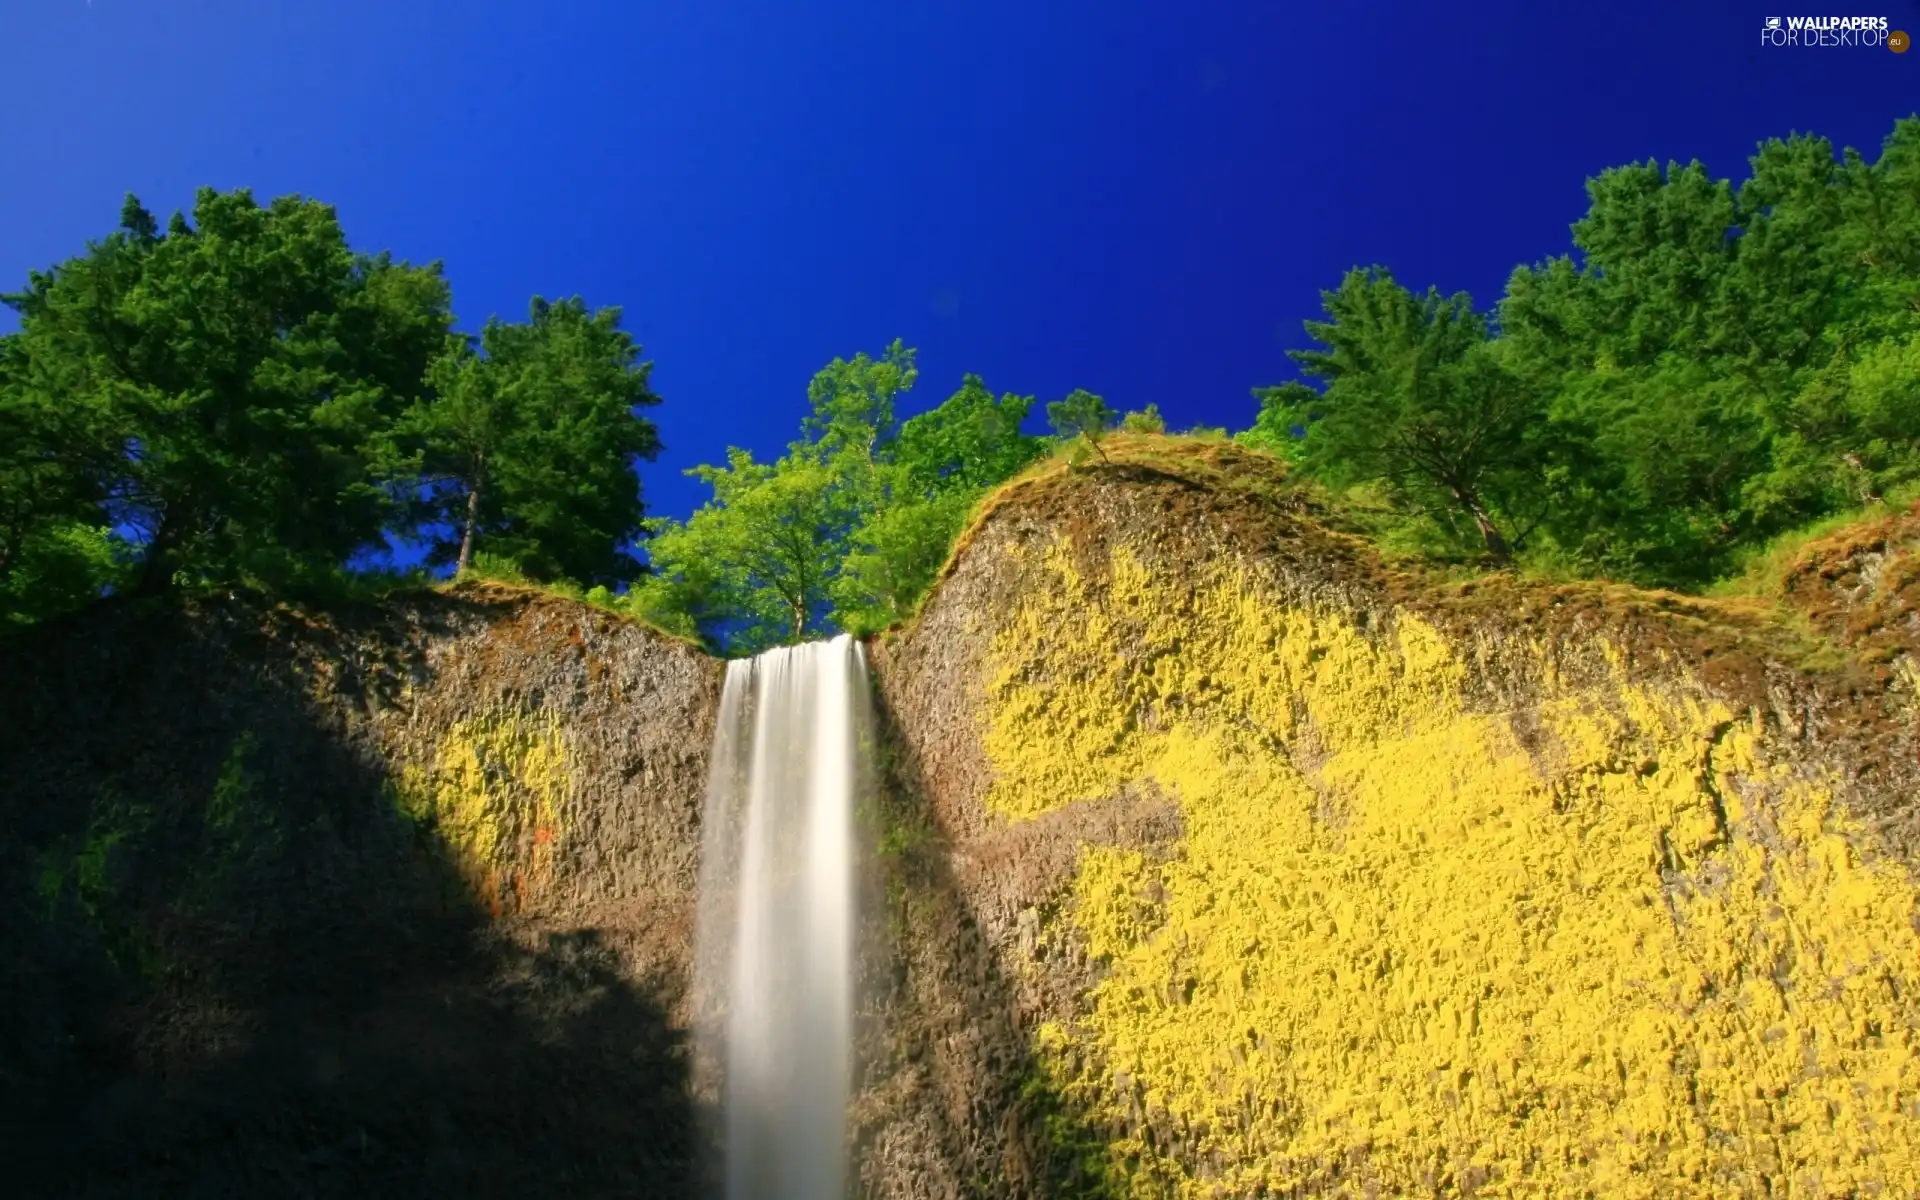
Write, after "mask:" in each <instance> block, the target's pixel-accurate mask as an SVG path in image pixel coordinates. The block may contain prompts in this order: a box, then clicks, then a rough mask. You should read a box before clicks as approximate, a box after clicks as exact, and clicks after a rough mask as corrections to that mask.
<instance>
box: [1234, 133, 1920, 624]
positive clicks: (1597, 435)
mask: <svg viewBox="0 0 1920 1200" xmlns="http://www.w3.org/2000/svg"><path fill="white" fill-rule="evenodd" d="M1587 190H1588V195H1589V197H1590V205H1589V207H1588V210H1587V214H1586V215H1585V216H1584V217H1583V218H1581V219H1580V220H1579V221H1578V222H1576V223H1575V224H1574V226H1573V240H1574V247H1575V251H1576V253H1575V254H1573V255H1560V256H1557V257H1554V258H1550V259H1548V260H1546V261H1544V262H1541V263H1537V264H1533V265H1529V266H1522V267H1520V268H1518V269H1517V270H1515V271H1514V273H1513V275H1512V277H1511V279H1509V281H1508V283H1507V289H1506V294H1505V295H1504V296H1503V297H1502V298H1501V300H1500V302H1499V304H1498V305H1497V306H1496V308H1495V309H1494V311H1493V312H1492V313H1483V312H1479V311H1476V310H1475V309H1474V307H1473V305H1472V302H1471V300H1470V299H1469V298H1468V297H1467V296H1466V295H1464V294H1459V295H1453V296H1442V295H1441V294H1440V293H1439V292H1438V291H1436V290H1432V289H1429V290H1428V291H1427V292H1426V293H1425V294H1417V293H1414V292H1412V291H1410V290H1408V289H1407V288H1406V287H1404V286H1403V285H1401V284H1400V283H1399V282H1397V281H1396V280H1395V279H1394V278H1393V276H1392V275H1391V274H1390V273H1389V272H1388V271H1386V270H1385V269H1384V268H1373V269H1370V270H1355V271H1354V272H1352V273H1351V274H1349V275H1348V276H1347V277H1346V278H1345V279H1344V280H1343V281H1342V282H1341V284H1340V286H1339V287H1338V288H1337V289H1335V290H1333V291H1329V292H1327V293H1326V294H1325V298H1324V305H1325V309H1326V319H1325V320H1322V321H1310V322H1308V324H1307V330H1308V332H1309V333H1310V334H1311V335H1312V336H1313V337H1314V339H1315V340H1316V341H1318V342H1319V343H1320V346H1319V348H1317V349H1314V350H1310V351H1301V352H1296V353H1295V354H1294V357H1295V359H1296V360H1297V361H1298V362H1299V364H1300V366H1301V368H1302V369H1303V370H1304V372H1305V373H1306V374H1307V375H1308V376H1309V377H1310V378H1312V379H1315V380H1317V381H1319V383H1320V384H1321V385H1322V386H1320V387H1319V388H1315V387H1311V386H1308V385H1307V384H1305V383H1298V382H1296V383H1292V384H1288V385H1284V386H1281V387H1276V388H1268V389H1263V390H1262V391H1261V392H1260V393H1259V394H1260V395H1261V397H1262V399H1263V405H1264V407H1263V409H1262V412H1261V415H1260V418H1259V421H1258V422H1257V424H1256V426H1255V428H1254V430H1253V431H1251V433H1250V434H1249V435H1248V436H1249V440H1251V441H1254V442H1256V443H1258V444H1261V445H1264V446H1267V447H1269V448H1271V449H1274V450H1276V451H1279V452H1280V453H1283V454H1285V455H1287V456H1288V457H1290V458H1292V459H1293V460H1294V461H1295V462H1296V463H1297V464H1298V465H1299V466H1300V467H1301V468H1302V469H1303V470H1304V471H1305V472H1306V473H1307V474H1308V475H1310V476H1312V477H1313V478H1315V479H1317V480H1320V481H1323V482H1324V483H1326V484H1328V485H1329V486H1331V487H1333V488H1336V489H1338V490H1340V491H1341V492H1342V493H1344V494H1346V495H1347V496H1348V497H1349V498H1350V499H1351V500H1352V501H1354V502H1355V504H1356V507H1360V508H1367V507H1371V508H1375V509H1378V510H1381V511H1380V513H1379V527H1380V531H1381V532H1382V533H1384V534H1386V535H1388V536H1389V537H1390V538H1393V539H1397V540H1399V541H1402V542H1405V543H1409V544H1412V545H1415V546H1418V547H1420V548H1422V549H1424V550H1426V551H1428V552H1432V553H1438V554H1441V555H1445V556H1452V557H1456V558H1457V557H1460V556H1462V555H1484V556H1486V557H1487V558H1490V559H1492V560H1493V561H1495V562H1500V561H1504V560H1506V559H1508V558H1510V557H1513V556H1516V555H1518V556H1521V557H1525V558H1530V559H1532V560H1533V561H1534V562H1536V563H1538V564H1541V565H1545V566H1550V567H1554V568H1556V569H1558V570H1561V571H1570V572H1574V573H1578V574H1584V575H1604V576H1607V577H1610V578H1615V579H1622V580H1628V581H1632V582H1635V583H1639V584H1643V585H1659V586H1670V587H1672V586H1678V587H1689V588H1692V587H1700V586H1704V585H1706V584H1707V583H1709V582H1711V581H1712V580H1713V579H1715V578H1716V577H1718V576H1722V575H1725V574H1728V573H1730V572H1733V571H1735V570H1737V569H1738V568H1739V567H1740V565H1741V564H1742V562H1743V561H1744V560H1745V559H1746V558H1748V557H1749V556H1750V555H1751V554H1752V553H1753V552H1754V551H1755V550H1756V548H1758V547H1760V546H1763V545H1764V544H1765V543H1766V542H1767V541H1768V540H1769V539H1770V538H1773V537H1775V536H1778V535H1780V534H1782V533H1783V532H1784V531H1787V530H1789V529H1792V528H1794V527H1795V526H1798V525H1802V524H1805V523H1807V522H1809V521H1813V520H1818V519H1819V518H1821V517H1824V516H1826V515H1828V514H1832V513H1836V512H1842V511H1848V510H1853V509H1857V508H1859V507H1861V506H1862V505H1871V504H1872V503H1874V502H1876V501H1877V500H1878V499H1879V498H1882V497H1886V496H1889V495H1892V494H1895V493H1898V492H1902V491H1903V490H1906V489H1909V488H1910V487H1911V485H1912V484H1913V483H1914V481H1915V480H1916V479H1920V119H1916V118H1908V119H1906V120H1903V121H1900V122H1899V123H1898V124H1897V125H1896V126H1895V127H1894V130H1893V132H1892V134H1891V135H1890V136H1889V137H1888V138H1887V140H1886V142H1885V144H1884V146H1883V147H1882V148H1881V152H1880V155H1879V157H1878V159H1876V160H1874V161H1872V162H1869V161H1867V159H1866V158H1865V157H1863V156H1862V155H1861V154H1859V153H1858V152H1856V151H1854V150H1851V149H1849V150H1847V151H1846V152H1845V153H1844V154H1842V155H1839V156H1837V157H1836V155H1835V152H1834V147H1833V145H1832V144H1831V143H1830V142H1828V141H1826V140H1825V139H1823V138H1818V137H1812V136H1802V135H1795V136H1793V137H1790V138H1786V139H1775V140H1771V141H1768V142H1765V143H1763V144H1762V145H1761V146H1760V147H1759V149H1758V151H1757V152H1756V153H1755V154H1754V156H1753V157H1752V159H1751V168H1750V172H1749V174H1748V177H1747V178H1746V179H1744V180H1741V181H1739V182H1738V184H1736V183H1734V182H1733V181H1730V180H1725V179H1718V180H1717V179H1714V178H1712V176H1710V175H1709V174H1708V172H1707V170H1706V168H1705V167H1703V166H1702V165H1701V164H1700V163H1698V162H1697V161H1696V162H1693V163H1689V164H1686V165H1681V164H1679V163H1671V164H1669V165H1668V166H1667V167H1666V168H1665V169H1664V170H1663V169H1662V168H1661V167H1660V166H1659V165H1658V164H1656V163H1653V162H1647V163H1642V164H1634V165H1629V166H1624V167H1619V168H1615V169H1613V170H1609V171H1604V172H1602V173H1601V174H1600V175H1599V176H1597V177H1595V178H1594V179H1592V180H1590V181H1589V182H1588V185H1587Z"/></svg>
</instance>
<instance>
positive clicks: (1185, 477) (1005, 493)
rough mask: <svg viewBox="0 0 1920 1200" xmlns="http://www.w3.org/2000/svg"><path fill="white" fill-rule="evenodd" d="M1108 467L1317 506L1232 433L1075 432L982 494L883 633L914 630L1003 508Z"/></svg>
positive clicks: (1290, 506) (1267, 500)
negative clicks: (1091, 440) (1091, 435)
mask: <svg viewBox="0 0 1920 1200" xmlns="http://www.w3.org/2000/svg"><path fill="white" fill-rule="evenodd" d="M1101 473H1110V474H1111V473H1120V474H1122V475H1123V476H1131V477H1133V478H1140V477H1141V476H1142V475H1143V474H1144V475H1145V476H1146V477H1147V478H1154V477H1158V478H1162V479H1170V480H1178V481H1180V482H1182V483H1185V484H1187V485H1189V486H1193V487H1198V488H1201V489H1204V490H1206V491H1209V492H1213V493H1215V494H1218V495H1225V496H1242V497H1245V498H1247V499H1249V500H1253V501H1255V502H1257V503H1259V504H1261V505H1263V506H1267V507H1278V508H1283V509H1286V510H1288V511H1303V510H1305V509H1306V508H1308V507H1309V502H1308V501H1307V493H1306V491H1305V489H1303V488H1302V487H1301V485H1300V484H1299V483H1297V482H1295V481H1294V480H1291V479H1289V478H1288V477H1287V464H1286V463H1285V462H1284V461H1282V460H1281V459H1279V458H1277V457H1275V456H1274V455H1272V454H1269V453H1267V452H1266V451H1264V450H1255V449H1252V448H1250V447H1247V446H1242V445H1240V444H1239V443H1237V442H1234V441H1232V440H1230V439H1229V438H1228V437H1227V436H1226V434H1225V433H1223V432H1220V431H1214V430H1208V431H1204V432H1196V433H1124V432H1122V433H1110V434H1108V435H1107V436H1105V437H1103V438H1101V439H1100V442H1099V445H1098V446H1097V447H1093V446H1090V445H1089V444H1088V443H1087V442H1086V441H1084V440H1083V439H1079V438H1075V439H1073V440H1071V441H1067V442H1063V443H1061V444H1060V445H1059V446H1057V447H1056V448H1055V449H1054V451H1053V453H1051V454H1049V455H1047V456H1046V457H1044V458H1041V459H1039V460H1037V461H1035V462H1034V463H1032V464H1031V465H1029V466H1028V467H1027V468H1026V469H1025V470H1023V471H1021V472H1020V473H1019V474H1017V475H1015V476H1014V477H1013V478H1011V479H1009V480H1007V481H1006V482H1005V483H1002V484H1000V485H999V486H997V487H994V488H991V489H989V490H988V491H987V493H986V494H985V495H984V496H982V497H980V499H979V501H978V502H976V503H975V504H974V506H973V511H972V512H971V513H970V514H968V516H967V520H966V523H965V524H964V525H963V526H961V530H960V536H959V537H957V538H955V539H954V543H953V548H952V549H950V550H949V551H947V559H946V562H945V563H943V564H942V565H941V567H940V570H939V571H938V572H937V573H936V574H935V575H934V579H933V584H932V585H931V586H930V587H929V588H928V589H927V590H926V591H925V592H924V593H922V594H921V596H920V600H919V602H918V603H917V604H916V605H915V606H914V610H913V612H911V613H909V614H907V616H905V617H903V618H902V619H901V620H899V621H896V622H895V623H894V624H893V625H891V626H889V627H888V628H887V629H885V630H882V631H880V632H881V633H882V634H883V635H891V634H897V633H900V632H902V631H903V630H906V629H909V628H911V627H912V626H913V625H914V623H915V622H916V621H918V620H919V618H920V612H921V611H922V610H923V609H925V608H926V604H927V601H928V599H930V598H931V597H932V596H933V594H934V593H935V592H937V591H939V590H940V585H941V584H942V583H943V582H945V580H946V578H947V576H949V575H951V574H952V573H953V570H954V567H955V566H956V565H957V564H958V563H959V561H960V559H961V558H962V557H964V556H965V555H966V553H967V550H968V549H969V548H970V547H971V546H972V545H973V540H974V538H975V537H976V536H978V534H979V531H980V530H981V529H982V528H983V527H984V526H985V525H986V523H987V521H988V519H989V518H991V517H992V516H993V514H994V513H996V512H998V511H999V510H1001V509H1002V508H1005V507H1007V506H1008V505H1012V504H1019V503H1023V502H1027V501H1031V500H1033V499H1035V498H1037V497H1039V496H1040V495H1042V494H1044V493H1045V492H1047V491H1049V490H1050V489H1052V488H1055V487H1058V486H1061V485H1063V484H1068V483H1073V482H1078V481H1080V480H1082V479H1086V478H1096V477H1098V476H1099V475H1100V474H1101Z"/></svg>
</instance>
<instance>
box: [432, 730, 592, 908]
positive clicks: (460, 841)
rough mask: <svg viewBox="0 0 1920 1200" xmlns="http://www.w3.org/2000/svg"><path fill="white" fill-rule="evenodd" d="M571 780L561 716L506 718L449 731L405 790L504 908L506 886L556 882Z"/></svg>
mask: <svg viewBox="0 0 1920 1200" xmlns="http://www.w3.org/2000/svg"><path fill="white" fill-rule="evenodd" d="M571 779H572V772H571V768H570V767H569V765H568V761H567V751H566V743H565V740H564V737H563V735H562V733H561V730H560V727H559V724H558V721H557V719H556V718H555V717H554V716H552V715H551V714H547V715H544V716H526V715H521V714H511V713H501V714H490V715H487V716H482V717H477V718H473V719H471V720H467V721H462V722H459V723H458V724H456V725H454V726H453V727H452V728H450V729H448V730H447V732H446V733H445V734H444V735H443V736H442V737H441V739H440V742H439V744H438V746H437V747H436V749H435V752H434V757H433V761H432V763H431V765H430V766H426V767H420V766H411V767H408V768H406V769H405V771H404V772H403V775H402V779H401V781H400V786H399V789H398V793H399V802H400V804H401V806H402V809H403V811H404V812H406V813H407V815H408V816H410V817H411V818H413V819H414V820H417V821H423V822H427V823H430V824H431V825H432V826H433V827H434V828H435V829H436V830H437V831H438V833H439V835H440V837H441V838H442V840H443V841H444V842H445V844H446V847H447V850H448V852H449V854H450V855H451V856H452V858H453V859H454V862H455V863H456V865H457V866H458V867H459V868H460V870H461V871H462V873H463V874H465V875H466V876H467V877H468V879H469V880H470V882H472V883H473V885H474V886H475V887H476V888H477V889H478V890H479V891H480V892H481V894H482V899H483V900H485V901H487V902H488V903H489V904H490V905H492V906H493V907H495V908H496V909H497V908H498V907H500V905H501V903H502V901H503V900H504V895H503V894H502V884H503V881H505V882H507V883H509V884H510V885H511V886H513V887H514V888H515V889H516V891H522V890H524V889H525V888H527V887H529V886H531V887H535V888H537V887H539V886H541V885H544V884H545V883H546V881H547V880H548V879H549V878H550V877H551V875H552V870H553V857H554V851H555V848H556V846H557V844H558V842H559V839H560V836H561V834H562V833H563V832H564V828H563V821H564V819H565V814H566V807H567V798H568V795H569V792H570V789H571V786H572V785H571ZM519 898H520V899H524V896H521V897H519Z"/></svg>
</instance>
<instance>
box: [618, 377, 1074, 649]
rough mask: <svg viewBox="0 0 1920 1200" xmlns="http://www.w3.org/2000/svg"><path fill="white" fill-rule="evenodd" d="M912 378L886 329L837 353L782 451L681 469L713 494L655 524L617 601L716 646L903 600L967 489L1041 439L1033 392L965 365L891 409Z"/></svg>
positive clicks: (1002, 471)
mask: <svg viewBox="0 0 1920 1200" xmlns="http://www.w3.org/2000/svg"><path fill="white" fill-rule="evenodd" d="M917 378H918V370H917V367H916V366H915V352H914V351H913V350H912V349H910V348H908V347H906V346H904V345H902V344H901V343H900V342H899V341H895V342H894V343H893V344H892V345H891V346H889V347H888V348H887V350H886V351H885V352H884V353H883V354H882V355H881V356H880V357H879V358H877V359H876V358H870V357H869V356H867V355H865V354H859V355H855V356H854V357H853V358H851V359H835V360H834V361H833V362H831V363H829V364H828V365H827V366H826V367H825V368H823V369H822V370H821V371H820V372H819V374H817V375H816V376H815V377H814V379H813V382H812V384H811V386H810V387H809V388H808V396H809V399H810V401H811V406H812V411H811V413H810V415H809V416H808V417H807V418H806V419H805V420H804V421H803V422H802V425H801V437H800V438H799V439H798V440H796V441H794V442H793V443H791V444H790V445H789V446H788V449H787V453H786V454H785V455H783V456H782V457H780V458H779V459H776V460H774V461H773V462H759V461H756V460H755V459H754V458H753V456H752V455H751V454H750V453H749V452H748V451H745V450H741V449H737V448H736V449H733V450H731V451H730V452H729V454H728V460H727V463H726V465H724V466H702V467H697V468H695V469H694V470H693V471H692V472H690V474H693V475H694V476H695V477H697V478H699V479H701V480H703V481H704V482H706V483H707V484H708V485H709V486H710V487H711V488H712V489H713V498H712V499H711V500H710V501H709V502H708V503H707V504H705V505H703V506H702V507H701V508H700V510H699V511H697V512H695V513H694V514H693V516H692V517H690V518H689V519H688V520H686V521H685V522H677V521H660V522H656V523H654V524H653V526H652V529H651V532H652V537H651V540H650V541H649V544H648V557H649V560H650V561H651V564H652V566H653V569H654V575H653V576H652V577H651V578H649V579H645V580H642V581H640V583H638V584H637V585H636V586H635V587H634V588H632V589H631V590H630V591H629V593H628V598H627V600H626V603H627V605H628V607H629V608H630V610H631V611H633V612H635V613H636V614H637V615H642V616H644V617H645V619H647V620H649V621H651V622H653V623H654V624H657V625H659V626H661V627H662V628H665V629H667V630H670V631H672V632H676V633H680V634H683V635H686V636H694V637H698V638H699V639H700V640H702V641H703V642H704V643H705V644H707V645H709V646H711V647H714V648H717V649H718V648H724V649H725V650H727V651H728V652H730V653H752V652H754V651H757V650H759V649H761V648H764V647H766V646H770V645H777V644H781V643H792V642H798V641H801V640H804V639H805V638H807V637H809V636H812V635H813V634H814V633H816V632H817V631H820V630H823V629H826V628H831V627H837V628H840V629H849V630H854V631H859V632H865V631H869V630H873V629H878V628H883V627H885V626H886V625H889V624H891V623H893V622H895V621H897V620H900V619H902V618H904V617H905V616H906V615H908V614H909V613H911V612H912V611H913V609H914V607H915V606H916V605H917V604H918V603H919V600H920V598H921V596H923V595H924V594H925V592H926V590H927V588H928V587H930V586H931V585H932V582H933V579H934V577H935V575H936V574H937V573H938V571H939V569H940V565H941V564H942V563H943V562H944V561H945V560H946V556H947V552H948V550H949V549H950V548H951V546H952V545H953V540H954V538H955V537H956V536H958V534H959V532H960V529H961V527H962V526H963V525H964V523H965V521H966V517H967V514H968V513H969V512H970V511H971V509H972V507H973V504H974V502H975V501H976V500H978V498H979V497H980V496H981V495H982V494H983V493H984V492H985V491H986V489H987V488H989V487H991V486H992V485H994V484H996V483H998V482H1000V481H1001V480H1004V479H1006V478H1008V477H1010V476H1011V475H1013V474H1014V473H1016V472H1017V471H1019V470H1020V469H1021V468H1022V467H1024V466H1025V465H1026V464H1027V463H1029V462H1031V461H1032V460H1033V459H1034V458H1035V457H1037V456H1038V455H1039V454H1040V453H1042V451H1043V450H1044V449H1045V440H1044V439H1042V438H1037V437H1033V436H1031V435H1028V434H1025V433H1022V432H1021V425H1022V423H1023V421H1024V420H1025V419H1026V417H1027V415H1028V413H1029V412H1030V411H1031V409H1032V406H1033V398H1032V397H1030V396H1017V395H1012V394H1006V395H1001V396H998V397H996V396H994V394H993V393H992V392H991V391H989V390H988V389H987V387H986V384H985V383H984V382H983V381H982V380H981V379H980V378H979V377H978V376H974V375H969V376H966V377H965V378H964V379H963V380H962V382H961V386H960V388H959V390H958V391H956V392H954V394H953V395H952V396H950V397H948V399H947V400H946V401H945V402H943V403H942V404H940V405H939V406H938V407H936V408H934V409H932V410H930V411H928V412H925V413H921V414H919V415H917V416H914V417H912V418H910V419H908V420H906V421H904V422H899V423H897V424H896V419H895V412H896V405H897V402H898V400H899V399H900V398H901V397H902V396H903V395H905V394H906V393H907V392H908V391H909V390H910V389H911V388H912V386H913V385H914V383H915V382H916V381H917Z"/></svg>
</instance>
